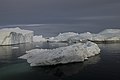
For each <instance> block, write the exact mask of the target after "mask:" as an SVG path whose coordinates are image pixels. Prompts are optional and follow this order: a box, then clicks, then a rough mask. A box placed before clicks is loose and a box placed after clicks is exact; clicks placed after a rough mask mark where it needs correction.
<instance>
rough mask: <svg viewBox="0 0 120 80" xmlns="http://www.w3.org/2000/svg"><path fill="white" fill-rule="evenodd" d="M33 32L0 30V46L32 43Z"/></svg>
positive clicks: (15, 29)
mask: <svg viewBox="0 0 120 80" xmlns="http://www.w3.org/2000/svg"><path fill="white" fill-rule="evenodd" d="M33 34H34V32H33V31H30V30H22V29H20V28H4V29H0V45H11V44H18V43H26V42H32V41H33Z"/></svg>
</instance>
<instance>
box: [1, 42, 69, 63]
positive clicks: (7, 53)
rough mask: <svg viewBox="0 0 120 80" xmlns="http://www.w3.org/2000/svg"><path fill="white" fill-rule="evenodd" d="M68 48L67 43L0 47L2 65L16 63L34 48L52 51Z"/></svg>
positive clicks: (40, 43)
mask: <svg viewBox="0 0 120 80" xmlns="http://www.w3.org/2000/svg"><path fill="white" fill-rule="evenodd" d="M62 46H67V43H47V42H39V43H26V44H19V45H12V46H0V63H6V62H12V61H16V59H17V58H18V57H19V56H21V55H23V54H25V52H26V51H28V50H31V49H34V48H42V49H50V48H57V47H62Z"/></svg>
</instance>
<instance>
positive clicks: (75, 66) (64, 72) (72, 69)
mask: <svg viewBox="0 0 120 80" xmlns="http://www.w3.org/2000/svg"><path fill="white" fill-rule="evenodd" d="M99 61H100V56H99V55H97V56H95V57H91V58H89V59H88V60H86V61H85V62H80V63H70V64H67V65H56V66H46V67H34V68H33V70H34V71H35V72H36V71H37V72H41V71H42V72H43V73H46V74H49V75H51V76H54V77H58V78H62V77H66V76H72V75H75V74H78V73H79V72H81V71H82V70H83V69H84V68H85V67H86V66H88V65H90V64H96V63H97V62H99Z"/></svg>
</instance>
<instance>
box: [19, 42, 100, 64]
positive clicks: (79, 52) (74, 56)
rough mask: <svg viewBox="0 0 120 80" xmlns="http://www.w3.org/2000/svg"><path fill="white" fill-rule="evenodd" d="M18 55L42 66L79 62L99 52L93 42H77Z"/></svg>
mask: <svg viewBox="0 0 120 80" xmlns="http://www.w3.org/2000/svg"><path fill="white" fill-rule="evenodd" d="M26 53H27V54H25V55H23V56H21V57H19V58H22V59H27V62H28V63H30V66H44V65H56V64H65V63H71V62H80V61H84V60H86V59H88V58H89V57H91V56H95V55H96V54H99V53H100V49H99V47H98V45H97V44H95V43H93V42H90V41H88V42H86V43H78V44H74V45H70V46H67V47H60V48H56V49H33V50H30V51H26Z"/></svg>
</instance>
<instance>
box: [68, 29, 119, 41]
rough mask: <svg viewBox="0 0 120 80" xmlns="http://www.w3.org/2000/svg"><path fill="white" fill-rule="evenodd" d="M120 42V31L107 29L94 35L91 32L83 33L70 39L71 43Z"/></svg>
mask: <svg viewBox="0 0 120 80" xmlns="http://www.w3.org/2000/svg"><path fill="white" fill-rule="evenodd" d="M84 41H93V42H118V41H119V42H120V29H105V30H104V31H102V32H100V33H98V34H93V33H90V32H86V33H81V34H79V35H77V36H72V37H70V38H69V39H68V42H69V43H74V42H84Z"/></svg>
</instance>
